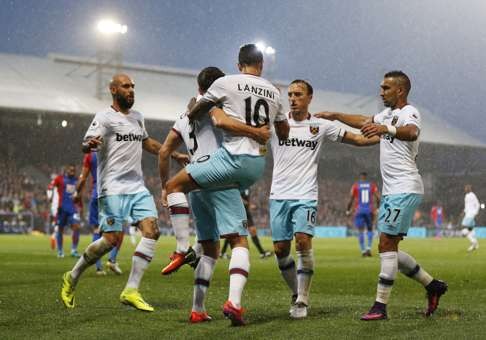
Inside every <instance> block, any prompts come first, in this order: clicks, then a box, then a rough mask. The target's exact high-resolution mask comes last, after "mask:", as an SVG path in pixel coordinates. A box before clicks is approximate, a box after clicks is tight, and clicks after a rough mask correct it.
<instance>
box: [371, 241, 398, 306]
mask: <svg viewBox="0 0 486 340" xmlns="http://www.w3.org/2000/svg"><path fill="white" fill-rule="evenodd" d="M380 260H381V271H380V275H379V281H378V286H377V289H376V301H378V302H381V303H384V304H385V305H386V304H387V303H388V299H389V298H390V294H391V290H392V287H393V283H394V282H395V278H396V277H397V271H398V253H397V252H396V251H388V252H385V253H380Z"/></svg>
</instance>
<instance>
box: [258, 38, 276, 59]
mask: <svg viewBox="0 0 486 340" xmlns="http://www.w3.org/2000/svg"><path fill="white" fill-rule="evenodd" d="M255 46H256V47H257V48H258V50H259V51H260V52H262V53H263V54H265V55H268V56H273V55H275V52H276V51H275V49H274V48H273V47H272V46H267V44H265V43H264V42H263V41H259V42H257V43H255Z"/></svg>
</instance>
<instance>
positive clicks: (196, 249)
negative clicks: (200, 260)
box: [192, 239, 203, 257]
mask: <svg viewBox="0 0 486 340" xmlns="http://www.w3.org/2000/svg"><path fill="white" fill-rule="evenodd" d="M192 249H194V252H195V253H196V257H201V256H202V254H203V249H202V246H201V243H199V242H197V239H196V242H195V243H194V245H193V246H192Z"/></svg>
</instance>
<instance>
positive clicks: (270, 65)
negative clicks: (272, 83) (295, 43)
mask: <svg viewBox="0 0 486 340" xmlns="http://www.w3.org/2000/svg"><path fill="white" fill-rule="evenodd" d="M255 45H256V47H257V48H258V49H259V50H260V51H261V52H262V53H263V59H264V62H265V67H264V70H265V73H266V76H267V78H269V79H272V78H273V76H274V72H275V55H276V52H277V51H276V50H275V49H274V48H273V47H272V46H267V44H265V43H264V42H262V41H259V42H257V43H256V44H255Z"/></svg>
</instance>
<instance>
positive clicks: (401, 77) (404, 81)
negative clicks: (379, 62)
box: [384, 70, 412, 93]
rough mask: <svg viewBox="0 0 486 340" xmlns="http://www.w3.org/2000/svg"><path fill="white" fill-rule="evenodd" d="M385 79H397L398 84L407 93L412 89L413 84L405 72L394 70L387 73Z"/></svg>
mask: <svg viewBox="0 0 486 340" xmlns="http://www.w3.org/2000/svg"><path fill="white" fill-rule="evenodd" d="M384 78H397V79H398V82H399V83H400V84H401V85H402V86H403V87H404V88H405V91H406V92H407V93H409V92H410V89H411V88H412V83H411V82H410V78H409V77H408V76H407V75H406V74H405V72H403V71H399V70H394V71H390V72H387V73H385V76H384Z"/></svg>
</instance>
